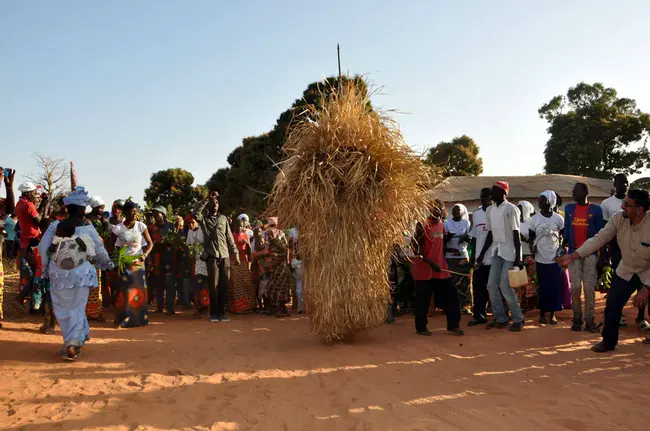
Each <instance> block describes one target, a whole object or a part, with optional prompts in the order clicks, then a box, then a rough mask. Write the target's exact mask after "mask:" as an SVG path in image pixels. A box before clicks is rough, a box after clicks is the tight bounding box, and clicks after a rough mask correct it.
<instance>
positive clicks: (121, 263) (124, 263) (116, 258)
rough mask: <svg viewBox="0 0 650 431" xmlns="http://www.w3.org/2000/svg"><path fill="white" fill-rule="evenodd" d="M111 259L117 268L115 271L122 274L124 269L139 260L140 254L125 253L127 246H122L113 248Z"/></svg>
mask: <svg viewBox="0 0 650 431" xmlns="http://www.w3.org/2000/svg"><path fill="white" fill-rule="evenodd" d="M111 260H112V261H113V265H115V268H117V272H118V273H119V274H124V271H126V270H127V269H129V268H131V267H132V266H134V265H135V263H136V262H137V261H138V260H140V256H132V255H130V254H127V247H126V246H123V247H120V248H116V249H115V251H114V252H113V254H112V255H111Z"/></svg>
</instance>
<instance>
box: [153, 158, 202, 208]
mask: <svg viewBox="0 0 650 431" xmlns="http://www.w3.org/2000/svg"><path fill="white" fill-rule="evenodd" d="M192 183H194V176H193V175H192V174H191V173H190V172H188V171H186V170H184V169H180V168H170V169H165V170H162V171H158V172H156V173H154V174H152V175H151V184H150V186H149V187H148V188H147V189H146V190H145V191H144V198H145V201H146V207H148V208H152V207H155V206H158V205H162V206H164V207H167V208H169V207H170V206H171V208H172V209H173V210H177V211H180V212H181V213H182V214H185V213H187V212H189V211H191V210H192V208H193V206H194V203H195V202H196V201H197V200H199V199H202V198H203V199H205V197H206V196H207V190H206V188H205V187H192ZM173 214H174V212H173V211H172V212H168V217H171V216H172V215H173Z"/></svg>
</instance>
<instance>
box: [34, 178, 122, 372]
mask: <svg viewBox="0 0 650 431" xmlns="http://www.w3.org/2000/svg"><path fill="white" fill-rule="evenodd" d="M64 204H65V206H66V207H67V209H68V213H69V215H70V216H69V220H71V221H72V223H74V225H75V226H76V228H75V235H78V236H80V235H88V236H89V237H90V238H91V239H92V241H93V244H94V246H95V260H96V262H97V265H100V266H101V268H102V269H108V268H110V267H112V263H111V260H110V258H109V256H108V253H107V252H106V250H105V249H104V244H103V243H102V240H101V239H100V237H99V235H98V234H97V231H96V230H95V228H94V227H93V226H92V224H90V223H89V222H88V220H86V218H85V217H84V215H85V212H86V206H87V205H88V193H87V192H86V191H85V190H84V188H83V187H77V188H76V189H75V190H74V191H73V192H72V193H71V194H70V196H68V197H66V198H65V199H64ZM59 223H60V222H59V221H55V222H54V223H52V224H51V225H50V227H49V228H48V230H47V232H45V234H44V235H43V238H42V239H41V242H40V244H39V245H38V251H39V254H40V256H41V259H42V266H43V278H49V280H50V295H51V297H52V305H53V306H54V315H55V316H56V320H57V323H58V324H59V326H60V327H61V332H62V334H63V351H62V352H61V354H62V357H63V358H64V359H67V360H75V359H77V357H78V356H79V353H80V352H81V346H83V345H84V344H85V343H86V341H88V340H89V339H90V338H89V333H90V327H89V326H88V320H87V319H86V303H87V302H88V294H89V291H90V289H91V288H95V289H96V288H97V287H98V279H97V271H96V269H95V268H94V267H93V266H92V265H91V264H90V262H89V261H84V262H83V263H82V264H81V265H79V266H77V267H76V268H73V269H69V270H66V269H61V268H60V267H59V266H58V265H56V264H55V263H53V262H50V261H49V256H48V251H49V248H50V246H51V245H52V241H53V240H54V236H55V233H56V228H57V226H58V225H59Z"/></svg>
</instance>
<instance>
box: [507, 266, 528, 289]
mask: <svg viewBox="0 0 650 431" xmlns="http://www.w3.org/2000/svg"><path fill="white" fill-rule="evenodd" d="M508 281H509V282H510V287H512V288H513V289H516V288H518V287H522V286H525V285H526V284H528V273H527V272H526V268H524V269H519V268H517V267H516V266H515V267H514V268H511V269H510V270H509V271H508Z"/></svg>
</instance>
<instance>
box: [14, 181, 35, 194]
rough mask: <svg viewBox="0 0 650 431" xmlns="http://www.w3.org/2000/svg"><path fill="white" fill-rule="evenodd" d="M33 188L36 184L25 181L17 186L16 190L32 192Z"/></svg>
mask: <svg viewBox="0 0 650 431" xmlns="http://www.w3.org/2000/svg"><path fill="white" fill-rule="evenodd" d="M34 190H36V184H34V183H30V182H26V183H22V184H21V185H19V186H18V191H19V192H20V193H28V192H33V191H34Z"/></svg>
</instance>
